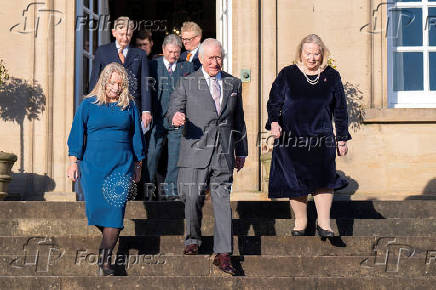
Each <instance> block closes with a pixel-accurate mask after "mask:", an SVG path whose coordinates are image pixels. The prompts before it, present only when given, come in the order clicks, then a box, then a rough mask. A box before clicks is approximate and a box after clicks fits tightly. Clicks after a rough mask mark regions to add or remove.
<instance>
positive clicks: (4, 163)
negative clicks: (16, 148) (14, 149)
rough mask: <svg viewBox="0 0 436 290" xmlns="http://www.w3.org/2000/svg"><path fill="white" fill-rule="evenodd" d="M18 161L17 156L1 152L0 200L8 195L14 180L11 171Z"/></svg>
mask: <svg viewBox="0 0 436 290" xmlns="http://www.w3.org/2000/svg"><path fill="white" fill-rule="evenodd" d="M15 161H17V155H15V154H13V153H6V152H3V151H0V200H3V199H4V198H5V197H6V196H7V195H8V194H7V190H8V184H9V182H10V181H11V180H12V177H11V169H12V166H14V163H15Z"/></svg>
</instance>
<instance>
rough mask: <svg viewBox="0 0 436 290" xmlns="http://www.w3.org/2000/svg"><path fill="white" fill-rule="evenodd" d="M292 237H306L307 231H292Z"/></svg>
mask: <svg viewBox="0 0 436 290" xmlns="http://www.w3.org/2000/svg"><path fill="white" fill-rule="evenodd" d="M291 235H292V236H294V237H301V236H305V235H306V229H304V230H291Z"/></svg>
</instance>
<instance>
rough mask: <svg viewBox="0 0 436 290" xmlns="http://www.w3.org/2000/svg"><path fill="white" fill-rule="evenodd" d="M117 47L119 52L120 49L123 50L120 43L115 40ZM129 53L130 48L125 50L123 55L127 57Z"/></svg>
mask: <svg viewBox="0 0 436 290" xmlns="http://www.w3.org/2000/svg"><path fill="white" fill-rule="evenodd" d="M115 46H116V47H117V52H120V48H121V45H120V44H119V43H118V41H116V40H115ZM127 52H129V46H126V47H125V48H124V49H123V55H124V57H127Z"/></svg>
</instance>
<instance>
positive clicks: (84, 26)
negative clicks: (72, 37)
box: [82, 14, 89, 52]
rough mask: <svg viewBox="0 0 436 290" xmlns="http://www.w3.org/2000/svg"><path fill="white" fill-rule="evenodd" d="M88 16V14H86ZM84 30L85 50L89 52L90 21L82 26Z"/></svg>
mask: <svg viewBox="0 0 436 290" xmlns="http://www.w3.org/2000/svg"><path fill="white" fill-rule="evenodd" d="M84 15H88V14H84ZM82 29H83V49H84V50H86V51H88V52H89V21H86V22H85V25H83V26H82Z"/></svg>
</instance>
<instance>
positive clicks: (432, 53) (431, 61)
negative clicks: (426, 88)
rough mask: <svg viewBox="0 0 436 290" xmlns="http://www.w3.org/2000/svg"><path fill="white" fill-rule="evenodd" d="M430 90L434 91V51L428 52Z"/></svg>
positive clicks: (435, 60)
mask: <svg viewBox="0 0 436 290" xmlns="http://www.w3.org/2000/svg"><path fill="white" fill-rule="evenodd" d="M429 61H430V90H431V91H436V52H430V56H429Z"/></svg>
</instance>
